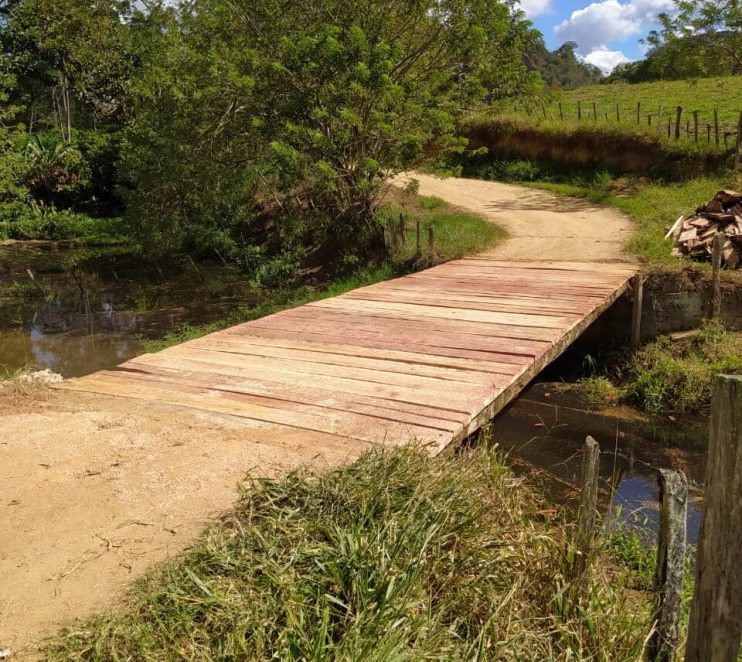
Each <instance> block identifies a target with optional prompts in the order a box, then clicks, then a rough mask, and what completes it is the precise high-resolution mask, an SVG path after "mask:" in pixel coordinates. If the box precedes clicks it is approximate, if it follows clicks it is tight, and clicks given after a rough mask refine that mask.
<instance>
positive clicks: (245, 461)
mask: <svg viewBox="0 0 742 662" xmlns="http://www.w3.org/2000/svg"><path fill="white" fill-rule="evenodd" d="M415 177H416V178H417V179H418V180H419V181H420V183H421V186H420V192H421V193H422V194H425V195H437V196H439V197H441V198H444V199H445V200H447V201H448V202H450V203H453V204H455V205H458V206H460V207H463V208H466V209H469V210H471V211H474V212H476V213H479V214H482V215H484V216H486V217H488V218H491V219H492V220H493V221H496V222H497V223H498V224H500V225H502V226H503V227H504V228H506V229H507V230H508V232H509V233H510V238H509V239H508V240H507V241H506V242H504V243H503V244H502V245H501V246H499V247H497V248H496V249H495V250H494V251H493V252H492V255H493V256H496V257H497V258H499V259H513V260H518V259H530V260H550V259H553V260H585V261H586V260H597V261H602V260H623V259H626V256H625V255H624V254H623V253H622V248H623V246H624V244H625V242H626V241H627V239H628V238H629V236H630V233H631V226H630V223H629V221H628V220H627V219H626V218H625V217H623V216H621V215H620V214H618V213H616V212H613V211H610V210H605V209H600V208H597V207H594V206H592V205H589V204H585V203H582V202H579V201H576V200H570V199H560V198H557V197H555V196H552V195H550V194H548V193H542V192H539V191H535V190H531V189H523V188H519V187H515V186H507V185H503V184H496V183H490V182H480V181H472V180H462V179H445V180H441V179H436V178H432V177H428V176H425V175H418V174H416V175H415ZM19 388H20V387H15V386H13V387H5V388H3V389H1V390H0V460H1V462H0V472H1V474H0V512H1V513H2V517H0V650H1V649H3V648H11V650H13V655H14V659H31V658H33V657H35V656H36V654H35V651H36V650H37V648H38V646H39V644H40V642H42V639H43V637H44V636H47V635H50V634H54V633H55V632H57V631H58V630H59V628H60V627H62V626H64V625H68V624H70V623H72V622H73V621H74V619H75V618H83V617H85V616H89V615H90V614H93V613H95V612H97V611H99V610H100V609H102V608H105V607H107V606H111V605H112V604H115V600H116V599H118V598H119V597H120V596H121V595H122V594H123V592H124V588H125V586H126V585H127V584H128V583H129V582H130V581H131V580H132V579H134V578H136V577H137V576H139V575H141V573H142V572H143V571H144V570H146V569H147V568H149V567H151V566H152V565H153V564H154V563H156V562H158V561H162V560H163V559H166V558H168V557H171V556H172V555H174V554H177V553H178V552H179V551H181V550H182V549H183V548H184V547H185V546H187V545H188V543H189V542H190V541H191V540H193V538H194V536H195V535H196V534H197V533H198V532H199V531H200V530H202V528H203V527H204V525H205V524H206V523H207V522H209V521H210V520H213V518H214V517H215V516H217V515H218V514H219V513H222V512H224V511H225V510H228V509H229V508H230V507H231V505H232V504H233V503H234V498H235V487H236V485H237V484H238V482H239V481H241V480H242V479H244V477H245V476H246V475H247V474H251V475H261V476H278V475H281V474H283V473H285V472H287V471H290V470H292V469H295V468H297V467H298V466H300V465H312V466H315V467H318V468H326V467H332V466H338V465H339V464H341V463H343V462H345V461H348V460H351V459H353V458H354V457H357V456H358V454H359V453H361V452H362V451H363V450H364V448H363V447H362V446H361V445H360V444H357V445H352V446H349V445H348V442H342V443H341V442H339V441H338V440H337V439H335V438H332V437H328V436H325V435H320V434H317V435H314V436H313V437H308V435H307V432H306V431H302V432H301V433H298V434H297V435H296V437H293V436H292V435H291V434H286V432H285V428H284V429H282V431H281V433H280V434H276V432H275V431H274V430H272V429H271V428H270V426H262V427H248V426H246V424H245V422H244V420H242V421H239V422H238V421H236V419H230V418H228V417H215V416H210V417H205V416H199V415H197V414H194V413H193V412H190V411H187V410H183V411H182V412H174V411H173V410H172V409H168V410H165V409H163V410H157V409H146V410H144V409H142V408H141V407H139V406H137V404H136V402H135V401H128V400H125V399H123V398H122V399H112V398H108V397H94V396H87V395H85V394H81V393H71V392H63V391H54V390H53V389H50V388H48V387H39V386H35V387H24V388H25V392H19Z"/></svg>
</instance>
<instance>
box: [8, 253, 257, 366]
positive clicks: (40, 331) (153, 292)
mask: <svg viewBox="0 0 742 662" xmlns="http://www.w3.org/2000/svg"><path fill="white" fill-rule="evenodd" d="M52 246H53V245H52ZM83 257H84V256H83ZM81 262H82V263H83V264H84V266H83V267H81V266H80V263H81ZM255 300H256V296H255V293H254V292H253V291H251V290H250V288H249V286H248V285H247V284H246V283H245V282H244V280H243V279H242V278H241V276H240V274H239V273H238V272H237V271H235V270H233V269H230V268H228V267H226V266H223V265H207V266H204V265H198V266H197V265H193V264H192V265H189V266H187V267H185V268H184V267H182V266H181V267H179V268H177V269H171V270H170V272H169V273H163V272H162V271H160V269H158V268H157V267H156V266H153V267H151V268H149V269H148V268H146V266H145V267H142V265H136V264H133V263H132V261H131V258H130V257H129V256H126V255H124V256H122V255H115V254H114V255H108V254H106V253H105V252H103V253H102V254H101V255H100V256H95V257H94V258H93V259H90V258H89V257H88V258H84V259H83V258H81V256H80V251H79V249H74V248H63V249H60V248H59V247H58V246H57V247H56V248H50V245H48V244H38V245H30V246H18V245H15V246H11V247H0V368H2V367H4V368H6V369H8V370H14V369H17V368H22V367H26V366H35V367H37V368H41V369H43V368H49V369H51V370H53V371H54V372H58V373H60V374H62V375H63V376H64V377H75V376H80V375H84V374H88V373H90V372H95V371H96V370H101V369H105V368H110V367H113V366H115V365H117V364H119V363H121V362H123V361H126V360H127V359H130V358H132V357H134V356H137V355H138V354H141V353H142V351H143V348H142V341H141V338H158V337H161V336H163V335H164V334H165V333H167V332H168V331H170V330H172V329H175V328H177V327H178V326H180V325H181V324H182V323H183V322H188V323H192V324H198V323H203V322H208V321H212V320H214V319H218V318H220V317H224V316H225V315H226V314H227V313H228V312H229V311H231V310H233V309H234V308H236V307H237V306H239V305H240V304H245V303H253V302H255Z"/></svg>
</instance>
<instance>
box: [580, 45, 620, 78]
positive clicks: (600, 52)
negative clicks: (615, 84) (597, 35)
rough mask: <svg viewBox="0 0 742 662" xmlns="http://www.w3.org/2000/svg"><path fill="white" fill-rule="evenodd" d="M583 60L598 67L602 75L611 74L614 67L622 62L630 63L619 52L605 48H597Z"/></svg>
mask: <svg viewBox="0 0 742 662" xmlns="http://www.w3.org/2000/svg"><path fill="white" fill-rule="evenodd" d="M583 59H584V60H585V62H588V63H589V64H593V65H595V66H596V67H598V69H600V70H601V71H602V72H603V73H604V74H609V73H611V71H613V69H614V68H615V67H616V65H619V64H621V63H622V62H631V60H629V58H627V57H626V56H625V55H624V54H623V53H622V52H621V51H612V50H610V49H609V48H607V47H606V46H598V47H597V48H596V49H594V50H592V51H591V52H590V53H588V54H587V55H586V56H585V57H584V58H583Z"/></svg>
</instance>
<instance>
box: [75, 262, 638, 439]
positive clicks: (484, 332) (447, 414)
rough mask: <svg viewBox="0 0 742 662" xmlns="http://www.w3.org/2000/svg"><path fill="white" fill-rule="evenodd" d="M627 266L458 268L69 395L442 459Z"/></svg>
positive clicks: (200, 346)
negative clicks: (413, 450) (421, 448)
mask: <svg viewBox="0 0 742 662" xmlns="http://www.w3.org/2000/svg"><path fill="white" fill-rule="evenodd" d="M635 271H636V269H635V267H634V266H632V265H628V264H621V263H608V264H598V263H580V262H569V263H568V262H559V263H536V262H500V261H495V260H492V259H488V258H487V257H486V256H484V257H478V258H468V259H463V260H457V261H454V262H449V263H447V264H443V265H440V266H437V267H434V268H432V269H428V270H426V271H422V272H419V273H416V274H412V275H409V276H405V277H403V278H398V279H395V280H392V281H387V282H384V283H379V284H376V285H371V286H369V287H363V288H360V289H357V290H354V291H352V292H349V293H347V294H344V295H341V296H337V297H334V298H332V299H325V300H322V301H317V302H315V303H310V304H307V305H304V306H301V307H299V308H294V309H291V310H286V311H283V312H280V313H276V314H275V315H270V316H268V317H264V318H262V319H259V320H256V321H254V322H248V323H246V324H241V325H238V326H235V327H232V328H230V329H226V330H224V331H220V332H217V333H212V334H210V335H208V336H205V337H204V338H200V339H198V340H193V341H190V342H186V343H183V344H182V345H179V346H177V347H172V348H169V349H166V350H164V351H162V352H159V353H157V354H145V355H143V356H140V357H138V358H136V359H134V360H132V361H128V362H126V363H123V364H122V365H120V366H118V367H117V368H115V369H113V370H105V371H102V372H98V373H95V374H93V375H89V376H87V377H82V378H79V379H71V380H68V381H65V382H63V383H62V384H61V385H60V388H64V389H70V390H78V391H85V392H92V393H105V394H109V395H114V396H120V397H125V398H136V399H137V400H140V401H142V403H143V404H146V405H148V406H155V407H166V408H172V407H177V408H185V409H187V410H190V411H193V412H202V413H203V412H208V413H209V414H212V415H213V414H217V415H221V416H228V417H231V418H232V419H234V420H235V421H239V422H240V423H241V424H244V425H246V426H259V427H261V428H266V427H267V428H269V429H275V431H276V433H277V434H281V432H282V431H284V432H285V431H286V429H287V428H291V429H293V431H294V432H295V431H296V430H297V429H298V430H305V431H306V432H307V436H308V438H312V437H313V436H314V433H318V432H319V433H323V434H329V435H332V436H334V437H336V438H338V441H340V442H342V440H347V443H348V445H352V444H354V443H356V442H358V441H361V442H366V443H372V444H403V443H408V442H410V441H411V440H413V439H415V440H418V441H420V442H423V443H427V444H429V445H430V448H431V450H432V451H433V452H438V451H440V450H442V449H443V448H445V447H446V446H448V445H449V444H451V443H455V442H457V441H461V440H462V439H464V438H465V437H466V436H468V435H469V434H471V433H472V432H474V431H475V430H476V429H477V428H478V427H479V426H481V425H482V424H483V423H485V422H486V421H487V420H488V419H489V418H491V417H492V416H494V415H495V414H496V413H497V412H498V411H500V410H501V409H502V408H503V407H504V406H505V405H506V404H507V403H508V402H509V401H510V400H511V399H513V398H514V397H515V396H516V395H517V394H518V393H519V392H520V390H521V389H522V388H523V387H524V386H525V385H526V384H527V383H528V382H529V381H530V380H531V379H532V378H533V377H535V376H536V375H537V374H538V373H539V372H540V371H541V370H542V369H543V368H544V367H545V366H546V365H548V364H549V363H550V362H551V361H553V360H554V359H555V358H556V357H557V356H558V355H559V354H561V353H562V352H563V351H564V350H565V349H566V348H567V347H568V346H569V345H570V344H571V343H572V342H573V341H574V340H575V339H576V338H577V336H578V335H579V334H580V333H581V332H582V331H583V330H584V329H585V328H586V327H587V326H588V325H590V324H591V323H592V322H593V321H594V320H595V319H596V318H597V317H598V316H599V315H600V314H601V313H602V312H603V311H604V310H605V309H606V308H608V306H610V305H611V304H612V303H613V302H614V301H615V300H616V299H617V298H618V297H619V296H620V295H621V294H622V293H623V292H624V291H625V289H626V288H627V286H628V282H629V280H630V278H631V277H632V276H633V275H634V273H635Z"/></svg>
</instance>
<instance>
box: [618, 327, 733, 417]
mask: <svg viewBox="0 0 742 662" xmlns="http://www.w3.org/2000/svg"><path fill="white" fill-rule="evenodd" d="M721 373H724V374H742V333H739V332H731V331H724V329H723V327H721V325H717V324H713V323H707V324H706V325H704V327H703V328H702V329H701V333H700V334H699V335H697V336H694V337H691V338H688V339H685V340H677V341H672V340H670V339H669V338H660V339H659V340H657V341H655V342H653V343H650V344H649V345H646V346H644V347H643V348H641V349H640V350H639V351H638V352H637V353H636V354H634V355H633V356H632V357H631V359H630V361H629V363H628V366H627V370H626V378H625V382H624V383H623V384H622V386H621V389H620V395H621V399H622V400H624V401H626V402H629V403H632V404H637V405H640V406H641V407H642V408H643V409H644V410H646V411H648V412H651V413H655V414H694V413H701V414H706V413H708V412H709V409H710V405H711V394H712V391H713V385H714V380H715V379H716V376H717V375H719V374H721Z"/></svg>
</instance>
